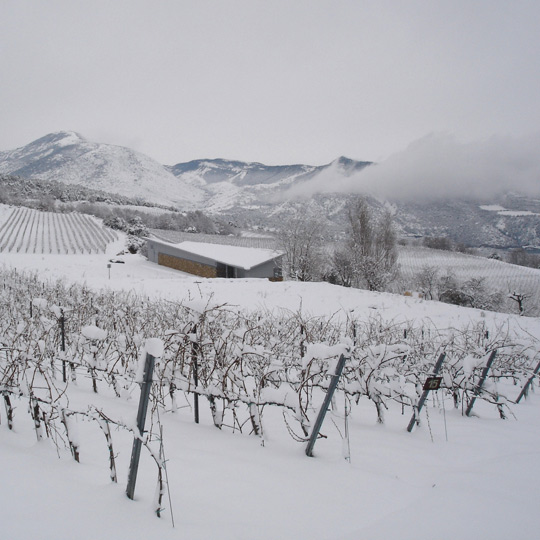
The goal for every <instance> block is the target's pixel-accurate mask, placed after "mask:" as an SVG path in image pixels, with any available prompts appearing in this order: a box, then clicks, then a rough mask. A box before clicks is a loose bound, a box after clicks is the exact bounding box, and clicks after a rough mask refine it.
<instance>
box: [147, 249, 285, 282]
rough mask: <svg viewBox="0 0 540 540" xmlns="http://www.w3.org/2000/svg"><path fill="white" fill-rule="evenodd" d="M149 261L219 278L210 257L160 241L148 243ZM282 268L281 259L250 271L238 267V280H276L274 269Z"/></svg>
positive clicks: (215, 266) (202, 275)
mask: <svg viewBox="0 0 540 540" xmlns="http://www.w3.org/2000/svg"><path fill="white" fill-rule="evenodd" d="M147 248H148V249H147V251H148V260H149V261H151V262H154V263H156V264H160V265H162V266H167V267H169V268H174V269H175V270H180V271H181V272H187V273H188V274H194V275H196V276H201V277H207V278H214V277H217V263H216V261H214V260H213V259H209V258H208V257H202V256H200V255H194V254H192V253H188V252H187V251H183V250H182V249H179V248H177V247H176V246H171V245H167V244H162V243H161V242H159V241H155V240H151V239H150V240H148V241H147ZM280 267H281V257H278V258H277V259H275V260H271V261H267V262H265V263H263V264H259V265H258V266H255V267H254V268H251V269H250V270H245V269H243V268H238V267H236V277H237V278H267V279H274V275H275V272H274V269H275V268H280Z"/></svg>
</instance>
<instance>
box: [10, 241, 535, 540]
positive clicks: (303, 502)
mask: <svg viewBox="0 0 540 540" xmlns="http://www.w3.org/2000/svg"><path fill="white" fill-rule="evenodd" d="M215 247H216V246H212V249H215ZM0 256H1V263H2V264H3V265H6V266H7V267H11V266H14V267H16V268H19V269H21V270H25V271H27V272H37V274H38V276H39V278H40V279H42V280H51V281H54V280H57V279H60V280H62V281H63V282H64V283H74V282H79V283H85V284H86V286H87V287H90V288H94V289H97V288H109V289H111V290H119V289H128V290H132V291H134V293H136V294H147V295H149V296H151V297H153V298H163V299H166V300H168V301H176V300H178V301H180V300H182V301H186V302H190V301H191V302H193V304H194V305H201V306H202V305H205V304H206V303H208V302H210V301H211V302H212V303H213V304H216V305H217V304H220V303H227V304H229V305H230V306H231V307H233V308H235V309H236V308H238V309H240V308H242V309H249V310H261V309H266V310H272V311H280V310H283V311H290V312H293V313H301V314H302V315H303V316H308V315H312V316H325V317H333V318H336V319H338V318H339V319H343V320H347V318H348V317H351V315H357V316H366V317H367V316H376V317H381V318H382V319H384V320H387V321H395V322H396V323H397V322H398V321H405V320H406V321H409V322H411V324H416V325H420V324H430V325H432V326H436V327H437V328H448V327H452V326H453V327H459V328H465V327H467V325H469V324H474V323H478V322H480V321H482V322H484V323H485V324H486V325H487V326H492V327H493V326H495V327H496V326H498V325H506V326H512V325H515V326H519V327H521V328H522V329H523V330H524V331H525V332H528V333H529V334H530V335H531V336H532V338H533V339H536V340H538V339H540V319H538V318H527V317H522V318H518V317H513V316H509V315H504V314H497V313H489V312H481V311H478V310H473V309H464V308H458V307H456V306H449V305H445V304H440V303H437V302H429V301H425V300H421V299H419V298H413V297H400V296H396V295H391V294H383V293H369V292H366V291H359V290H354V289H344V288H341V287H336V286H332V285H329V284H326V283H291V282H282V283H270V282H268V281H265V280H255V279H246V280H223V279H221V280H219V279H215V280H206V279H203V278H199V277H194V276H189V275H187V274H181V273H179V272H176V271H174V270H170V269H168V268H164V267H159V266H157V265H154V264H151V263H149V262H147V261H145V260H144V259H143V258H142V257H140V256H137V255H130V256H126V257H125V261H126V263H125V264H123V265H113V267H112V268H111V277H110V279H109V277H108V270H107V263H108V260H109V258H110V256H111V255H110V253H108V254H100V255H98V254H94V255H32V254H20V253H2V254H0ZM36 300H38V299H36ZM34 306H36V307H38V306H39V308H42V307H43V308H44V307H45V306H43V304H42V302H40V301H39V300H38V301H37V302H34ZM96 328H97V327H94V329H90V328H88V327H87V328H86V330H85V332H86V333H87V334H89V335H91V336H94V338H95V336H96V335H97V334H98V332H97V330H99V329H97V330H96ZM87 337H88V336H87ZM89 339H92V338H89ZM158 341H159V340H157V341H155V342H153V341H150V342H147V343H146V344H145V346H146V350H147V351H149V352H150V351H151V352H152V353H158V352H159V349H160V347H162V344H161V343H159V342H158ZM340 352H342V350H341V349H339V347H338V348H332V347H330V346H327V345H326V344H315V345H313V346H312V347H311V348H310V349H308V354H309V355H310V356H311V357H315V356H317V357H323V358H328V357H330V356H332V355H338V354H340ZM372 352H373V354H375V352H376V350H375V349H374V350H373V351H372ZM0 354H1V353H0ZM156 356H159V355H158V354H156ZM276 361H278V359H276ZM470 362H471V364H472V360H471V361H470ZM467 368H468V369H470V368H472V366H470V365H469V366H467ZM70 389H72V390H73V393H72V394H70V404H71V403H72V404H73V406H80V407H82V406H83V405H88V404H91V405H92V406H94V407H96V408H99V409H100V410H103V411H105V412H108V413H109V414H110V415H111V416H114V417H115V418H125V419H133V418H134V417H135V413H136V409H137V402H138V394H134V395H132V397H131V399H130V400H119V399H116V398H114V396H112V395H108V394H106V393H105V392H101V393H99V394H93V393H92V392H91V390H90V389H89V387H88V385H87V384H86V383H84V381H81V382H80V383H79V386H75V387H73V386H71V387H70ZM505 391H506V392H507V394H508V395H509V396H510V397H513V398H515V396H516V395H517V394H518V393H519V388H517V387H514V386H509V387H508V388H506V389H505ZM265 392H268V393H269V395H270V393H272V392H273V394H272V397H273V398H274V399H275V400H276V401H278V402H282V403H286V404H287V405H290V406H291V407H294V406H295V404H294V401H293V400H291V399H290V398H291V396H292V393H291V392H290V391H288V387H287V385H282V386H281V387H280V388H279V389H274V390H270V389H267V390H265ZM179 394H180V393H179ZM181 399H182V398H181V397H180V395H179V396H178V401H179V404H180V401H181ZM441 399H444V397H443V396H439V395H438V394H437V395H435V394H433V395H431V396H430V398H429V399H428V401H427V403H426V407H425V409H424V411H423V412H422V415H421V419H422V423H421V425H420V426H419V427H418V428H416V429H415V430H414V431H413V433H411V434H409V433H407V432H406V430H405V428H406V426H407V424H408V421H409V419H410V409H408V408H406V409H405V414H404V415H402V414H401V407H399V406H398V405H397V404H394V405H395V406H391V407H390V410H388V411H386V413H385V424H384V425H383V426H381V425H379V424H377V422H376V415H375V411H374V410H373V407H372V406H371V404H369V403H367V402H364V401H363V400H361V401H360V403H359V404H358V405H355V406H354V408H353V411H352V413H351V415H350V416H349V417H348V428H349V432H350V441H349V443H350V450H351V453H350V456H351V461H350V463H348V462H347V461H345V460H344V459H343V455H342V447H343V444H344V441H343V440H342V438H341V435H340V433H343V432H344V419H343V410H344V403H343V394H342V393H341V394H340V392H339V391H338V394H337V396H336V400H335V401H336V408H335V409H334V410H333V411H332V412H331V413H330V414H328V415H327V419H326V421H325V423H324V425H323V433H324V435H325V437H326V438H324V439H320V440H318V441H317V444H316V445H315V452H314V453H315V457H314V458H307V457H306V456H305V455H304V445H303V444H300V443H298V442H296V441H294V440H293V439H292V438H291V437H290V436H289V434H288V433H287V430H286V429H285V428H284V427H283V420H282V417H281V412H280V411H278V410H277V408H271V409H269V410H268V411H266V412H265V421H266V424H265V426H267V427H265V430H266V431H265V434H264V446H262V445H261V439H260V438H258V437H255V436H248V435H247V434H245V433H244V434H240V435H239V434H233V433H232V432H231V431H230V430H226V429H223V430H218V429H216V428H215V427H214V426H213V425H212V420H211V417H210V411H209V408H208V407H207V406H206V403H204V400H201V410H200V412H201V420H200V424H195V423H194V422H193V412H192V410H191V408H190V407H188V406H181V407H180V408H179V409H178V411H177V413H175V414H163V415H162V417H161V421H162V423H163V426H164V430H163V440H164V450H165V453H166V454H165V455H166V465H167V473H168V478H169V486H170V490H171V500H172V510H173V512H174V521H175V527H174V528H173V527H172V517H171V513H170V507H169V504H168V501H167V502H166V505H165V506H166V511H165V512H164V514H163V517H162V519H158V518H157V517H156V516H155V515H154V513H153V511H152V501H153V499H154V491H155V483H156V467H155V464H154V463H153V461H152V459H151V458H150V457H149V456H148V455H147V453H145V452H144V451H143V453H142V456H141V465H140V469H139V475H138V479H137V486H136V492H135V500H134V501H130V500H128V499H127V497H126V495H125V486H126V481H127V470H128V465H129V460H130V455H131V445H132V442H133V437H132V435H131V434H129V433H128V432H124V431H121V430H118V431H115V430H111V431H112V438H113V441H114V447H115V453H116V465H117V471H118V475H119V481H118V484H114V483H111V482H110V480H109V474H108V451H107V446H106V444H105V438H104V437H103V434H102V433H101V430H100V429H99V427H98V426H97V425H96V424H95V423H91V422H87V421H84V420H83V419H81V418H77V417H71V418H70V427H71V426H73V425H75V427H76V429H75V428H74V433H76V441H77V443H78V444H79V445H80V448H79V449H80V453H81V462H80V463H75V462H74V461H73V460H72V459H71V456H70V454H69V451H68V450H65V451H64V450H60V451H59V452H58V453H57V450H56V449H55V448H54V446H53V445H52V443H51V440H50V439H46V438H44V439H43V440H42V441H40V442H37V441H36V436H35V432H34V431H33V424H32V420H31V418H30V415H28V414H27V412H26V410H25V408H24V407H19V408H18V409H16V411H15V417H14V424H15V430H14V431H9V430H8V429H7V426H6V421H5V415H2V416H1V418H0V420H1V424H0V462H1V463H2V464H3V466H2V467H1V468H0V485H1V486H2V490H1V491H0V523H1V524H2V525H1V531H2V532H1V536H2V538H6V539H10V540H23V539H27V538H39V539H40V540H49V539H50V540H53V539H54V540H67V539H72V538H77V539H78V540H91V539H95V538H114V539H116V540H124V539H125V540H127V539H132V538H146V539H149V540H151V539H156V540H157V539H160V540H169V539H175V540H188V539H189V540H203V539H207V538H220V539H221V540H243V539H245V540H248V539H249V540H275V539H277V538H279V539H289V538H290V539H295V540H308V539H309V540H327V539H332V540H358V539H364V538H365V539H369V540H378V539H381V540H382V539H389V538H400V539H413V538H414V539H415V540H433V539H434V538H437V539H442V540H445V539H448V540H450V539H452V540H453V539H455V538H460V539H465V540H467V539H471V540H472V539H477V538H490V539H495V540H496V539H508V538H523V539H525V540H527V539H530V540H532V539H535V538H537V535H538V532H537V528H538V525H537V492H538V485H539V484H540V468H539V467H538V448H540V429H539V428H540V396H538V395H535V394H534V393H532V394H531V396H530V397H529V398H528V399H527V400H526V401H524V402H522V403H520V405H519V406H518V405H512V404H510V406H511V410H512V413H513V415H514V416H510V417H509V419H508V420H505V421H503V420H500V419H499V418H498V414H497V411H496V409H495V408H494V407H493V405H490V404H487V403H485V402H480V401H479V402H477V404H476V405H475V414H476V415H477V416H476V417H474V418H467V417H465V416H463V415H462V414H461V411H460V410H455V409H454V408H453V405H452V404H451V403H450V401H449V399H448V398H447V400H446V403H444V402H443V403H442V406H443V407H444V409H443V408H442V407H441V403H440V400H441ZM184 405H187V404H184ZM391 405H392V404H391ZM2 412H3V408H2ZM426 415H429V416H426ZM130 422H131V423H132V420H129V421H126V423H128V424H129V423H130ZM338 429H339V431H338Z"/></svg>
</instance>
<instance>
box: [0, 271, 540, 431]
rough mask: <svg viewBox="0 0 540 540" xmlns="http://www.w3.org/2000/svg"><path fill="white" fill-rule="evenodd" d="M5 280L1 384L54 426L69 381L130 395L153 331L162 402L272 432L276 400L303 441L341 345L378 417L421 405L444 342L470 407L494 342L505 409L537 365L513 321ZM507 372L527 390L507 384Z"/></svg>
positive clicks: (498, 395)
mask: <svg viewBox="0 0 540 540" xmlns="http://www.w3.org/2000/svg"><path fill="white" fill-rule="evenodd" d="M1 277H2V279H3V283H4V286H3V289H2V291H1V294H0V297H1V299H2V303H1V305H2V306H9V309H8V308H6V307H4V308H2V312H1V317H0V335H1V336H2V348H3V353H2V357H1V358H0V389H1V391H2V394H3V395H4V396H8V397H9V396H11V397H12V398H13V399H21V398H24V399H27V400H29V402H30V403H31V410H35V411H37V410H42V412H40V413H39V414H37V412H35V413H33V414H34V416H36V418H38V419H39V418H46V419H47V422H53V421H54V419H61V418H62V414H66V412H68V413H69V414H82V411H78V412H77V411H71V410H70V409H69V407H68V404H67V403H64V400H65V398H66V396H67V386H69V384H70V381H72V382H74V381H78V380H81V379H83V380H88V381H89V382H90V384H91V387H92V391H93V392H95V393H98V392H99V391H100V386H105V387H107V388H108V389H109V391H111V392H112V393H114V395H115V396H116V397H117V398H119V399H121V398H122V396H124V395H126V394H129V393H130V391H131V389H132V387H133V385H134V384H135V381H136V380H137V377H136V374H137V370H138V365H139V359H140V358H141V354H142V351H143V350H144V344H145V342H146V340H148V339H155V338H157V339H159V340H161V341H162V342H163V347H164V352H163V355H162V357H161V358H160V359H159V361H158V364H157V366H156V379H155V380H156V384H155V385H154V394H153V400H154V408H157V407H161V408H162V409H163V410H164V411H165V410H169V411H171V410H172V411H174V410H175V409H176V407H177V400H178V399H179V396H180V395H183V396H184V398H183V399H186V400H188V401H190V402H193V401H194V400H198V398H199V397H204V398H205V399H206V401H207V404H208V407H209V410H210V411H211V415H212V418H213V422H214V425H215V426H216V427H218V428H220V429H221V428H223V427H225V426H228V427H229V428H231V429H232V430H233V431H234V430H238V431H244V430H247V432H248V433H254V434H255V435H258V436H260V437H264V431H265V429H264V415H265V410H266V409H267V408H269V407H278V408H279V409H281V410H282V415H283V419H284V421H285V424H286V427H287V429H288V431H289V433H290V434H291V436H292V437H293V438H294V439H295V440H297V441H305V440H306V437H307V435H308V433H309V430H310V426H311V425H312V420H313V415H314V411H315V408H316V407H315V405H316V403H317V402H318V401H320V396H321V393H324V392H325V391H326V389H327V388H328V380H329V375H331V374H332V373H333V370H334V368H335V364H336V361H337V359H338V357H339V356H340V355H342V354H343V355H345V356H346V357H347V362H346V364H345V369H344V372H343V376H342V380H343V386H342V390H343V392H344V395H345V396H346V399H347V400H348V402H349V409H351V410H353V409H354V404H355V403H356V404H357V403H358V402H359V401H360V400H368V401H369V402H371V403H372V405H373V407H374V411H376V414H377V419H378V422H380V423H384V411H385V410H387V409H388V407H389V404H390V403H391V402H393V403H397V404H399V405H400V406H401V407H407V408H409V409H410V411H411V412H412V411H413V410H414V407H415V406H416V404H417V402H418V399H419V397H420V393H421V387H422V383H423V381H424V380H425V379H426V377H427V376H428V374H429V373H431V372H432V369H433V364H434V362H435V360H436V358H437V357H438V356H439V355H440V354H441V353H442V352H444V353H445V355H446V358H447V360H446V361H445V363H444V366H443V369H442V371H441V376H442V381H443V384H442V387H441V388H442V390H441V392H443V393H444V394H447V395H448V396H449V397H450V399H451V401H452V403H453V404H454V406H455V407H456V408H458V409H461V410H463V409H464V408H465V407H466V406H467V404H468V403H469V402H470V399H471V397H472V394H473V392H476V390H477V385H478V379H479V376H480V373H481V372H482V370H483V368H484V365H485V362H486V360H487V357H488V356H489V354H490V353H491V352H493V351H496V352H497V357H496V361H495V363H494V365H493V367H492V369H491V373H490V382H489V384H488V385H486V386H485V387H484V388H483V389H482V391H481V392H480V393H479V395H478V397H479V399H481V400H484V401H486V402H487V403H491V404H493V406H494V407H495V410H496V411H498V414H499V415H500V416H501V417H502V418H504V417H506V415H507V414H508V407H509V405H510V404H511V403H512V402H513V401H514V399H515V397H516V396H517V393H519V390H520V388H522V387H523V386H524V384H525V383H526V381H527V380H528V379H529V378H530V377H531V375H532V374H533V372H534V369H535V366H536V365H537V363H538V361H539V354H540V353H539V350H540V348H539V340H538V339H537V338H535V337H534V336H532V335H530V333H528V332H526V331H524V330H521V328H520V327H519V326H515V327H514V326H511V325H510V324H509V323H507V324H505V325H504V326H499V327H496V326H494V327H488V326H486V324H485V322H483V321H482V322H479V323H477V324H473V325H468V326H467V327H465V328H450V329H445V330H442V329H437V328H434V327H430V326H429V325H428V324H422V325H421V326H418V325H415V324H413V323H412V322H410V323H406V322H404V323H399V324H398V323H396V322H393V321H392V322H388V321H384V320H383V319H382V318H380V317H377V316H368V317H362V318H354V319H353V318H349V319H348V320H346V321H342V322H339V321H332V320H329V319H327V318H323V317H308V316H304V315H302V314H301V313H290V314H279V315H276V314H272V313H265V312H255V313H251V312H250V313H248V312H238V311H237V310H233V309H230V308H228V307H227V306H224V305H212V304H211V302H210V300H209V301H208V302H206V303H205V302H201V301H200V300H199V301H186V302H178V303H173V302H169V301H156V300H150V299H148V298H146V297H139V296H137V295H134V294H133V293H123V292H119V293H113V292H110V291H109V292H106V293H93V292H91V291H90V290H88V289H87V288H85V287H82V286H77V285H72V286H70V287H69V288H66V287H65V286H64V285H62V284H61V283H57V284H55V285H43V284H41V283H40V282H39V281H37V279H36V278H35V277H27V276H25V275H23V274H20V273H17V271H10V272H4V274H3V275H2V276H1ZM60 323H61V325H60ZM60 326H62V328H63V334H62V335H61V332H60ZM61 343H62V346H61ZM62 371H63V378H64V383H61V382H60V380H61V379H62ZM66 372H67V375H66ZM500 382H502V383H503V384H504V385H506V386H508V383H509V384H510V388H511V391H512V392H513V393H515V394H516V395H510V394H506V393H505V392H504V391H502V390H500V389H499V386H498V385H499V383H500ZM66 385H67V386H66ZM62 411H64V412H62ZM96 414H97V413H96ZM246 426H247V427H246ZM51 430H52V431H54V432H58V431H59V430H60V428H59V426H56V427H54V429H52V428H51V429H49V431H51Z"/></svg>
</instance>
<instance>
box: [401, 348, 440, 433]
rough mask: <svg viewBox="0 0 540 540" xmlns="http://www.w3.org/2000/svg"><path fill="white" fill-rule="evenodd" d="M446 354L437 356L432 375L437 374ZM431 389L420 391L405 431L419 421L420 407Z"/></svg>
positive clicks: (410, 429) (409, 430)
mask: <svg viewBox="0 0 540 540" xmlns="http://www.w3.org/2000/svg"><path fill="white" fill-rule="evenodd" d="M445 356H446V354H445V353H441V354H440V355H439V358H438V360H437V363H436V364H435V367H434V368H433V375H437V373H439V370H440V369H441V366H442V365H443V362H444V358H445ZM430 390H432V389H431V388H424V392H423V393H422V396H421V397H420V399H419V400H418V405H416V407H414V411H413V415H412V418H411V421H410V422H409V425H408V426H407V431H408V432H409V433H410V432H411V431H412V430H413V427H414V425H415V424H418V422H419V421H420V411H421V410H422V407H423V406H424V403H425V401H426V399H427V397H428V394H429V392H430Z"/></svg>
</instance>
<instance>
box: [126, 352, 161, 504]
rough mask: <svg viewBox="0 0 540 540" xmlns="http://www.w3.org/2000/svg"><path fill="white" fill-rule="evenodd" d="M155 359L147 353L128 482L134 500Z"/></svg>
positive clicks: (128, 488) (130, 494) (128, 492)
mask: <svg viewBox="0 0 540 540" xmlns="http://www.w3.org/2000/svg"><path fill="white" fill-rule="evenodd" d="M155 361H156V359H155V358H154V357H153V356H152V355H151V354H149V353H146V360H145V365H144V374H143V381H142V384H141V398H140V400H139V411H138V413H137V431H138V433H136V434H135V439H134V441H133V449H132V451H131V461H130V464H129V475H128V484H127V489H126V494H127V496H128V498H129V499H132V500H133V496H134V494H135V482H136V481H137V471H138V469H139V459H140V456H141V445H142V437H143V436H144V424H145V420H146V411H147V410H148V402H149V400H150V389H151V387H152V374H153V372H154V364H155Z"/></svg>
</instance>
